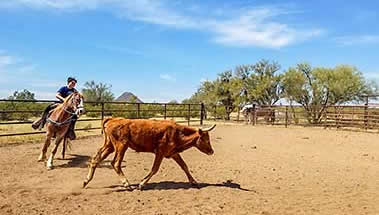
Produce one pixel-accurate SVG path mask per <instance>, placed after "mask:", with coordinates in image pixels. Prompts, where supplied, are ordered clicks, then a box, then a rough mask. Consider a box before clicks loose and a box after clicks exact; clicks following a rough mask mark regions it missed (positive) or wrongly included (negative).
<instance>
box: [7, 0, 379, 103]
mask: <svg viewBox="0 0 379 215" xmlns="http://www.w3.org/2000/svg"><path fill="white" fill-rule="evenodd" d="M378 11H379V1H374V0H362V1H342V0H333V1H330V0H328V1H326V0H317V1H316V0H309V1H303V0H301V1H300V0H294V1H283V0H281V1H279V0H265V1H263V0H233V1H231V0H229V1H225V0H64V1H63V0H0V98H5V97H8V96H9V95H11V94H12V93H13V92H14V91H15V90H22V89H28V90H30V91H31V92H33V93H35V94H36V98H38V99H53V98H54V95H55V92H56V90H57V88H59V87H60V86H62V85H64V84H65V80H66V78H67V77H68V76H75V77H76V78H77V79H78V80H79V85H78V87H77V88H78V89H81V88H82V87H83V84H84V83H85V82H86V81H91V80H94V81H96V82H102V83H107V84H111V85H112V88H111V90H112V92H113V93H114V94H115V96H116V97H118V96H119V95H120V94H121V93H122V92H124V91H129V92H133V93H134V94H135V95H137V96H138V97H140V98H141V99H142V100H143V101H145V102H152V101H157V102H168V101H171V100H177V101H181V100H182V99H184V98H188V97H190V96H191V95H192V94H193V93H194V92H195V91H196V89H197V88H198V87H199V86H200V83H201V81H204V80H214V79H215V78H216V77H217V74H218V73H221V72H224V71H226V70H228V69H233V68H234V67H235V66H237V65H240V64H254V63H255V62H257V61H258V60H260V59H263V58H264V59H268V60H274V61H277V62H279V63H280V64H281V66H282V71H284V70H286V69H288V67H289V66H295V65H296V64H297V63H300V62H304V61H305V62H309V63H311V64H312V65H313V66H326V67H334V66H335V65H338V64H350V65H354V66H356V67H357V68H358V69H359V70H360V71H361V72H363V73H364V75H365V77H366V78H367V79H374V80H379V69H378V68H379V59H378V56H379V54H378V53H379V52H378V50H379V13H378Z"/></svg>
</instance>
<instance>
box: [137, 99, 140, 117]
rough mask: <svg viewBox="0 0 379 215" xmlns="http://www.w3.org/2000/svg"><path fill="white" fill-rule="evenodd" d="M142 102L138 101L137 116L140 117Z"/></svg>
mask: <svg viewBox="0 0 379 215" xmlns="http://www.w3.org/2000/svg"><path fill="white" fill-rule="evenodd" d="M140 108H141V107H140V103H137V118H138V119H139V118H140Z"/></svg>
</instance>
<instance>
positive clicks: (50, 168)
mask: <svg viewBox="0 0 379 215" xmlns="http://www.w3.org/2000/svg"><path fill="white" fill-rule="evenodd" d="M46 168H47V170H52V169H54V167H53V166H50V165H49V166H46Z"/></svg>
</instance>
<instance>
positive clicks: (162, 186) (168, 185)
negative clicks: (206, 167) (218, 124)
mask: <svg viewBox="0 0 379 215" xmlns="http://www.w3.org/2000/svg"><path fill="white" fill-rule="evenodd" d="M131 186H132V187H133V188H134V189H135V188H137V187H138V184H132V185H131ZM206 187H226V188H231V189H237V190H241V191H246V192H254V193H256V191H255V190H250V189H246V188H242V187H241V185H240V184H237V183H234V182H232V180H227V181H226V182H222V183H220V184H210V183H199V184H198V185H197V186H196V185H195V186H194V185H191V184H189V183H187V182H174V181H161V182H153V183H148V184H146V185H145V187H144V188H143V190H144V191H148V190H179V189H185V190H187V189H203V188H206ZM107 188H116V189H115V190H114V192H124V191H130V190H128V189H126V188H124V187H123V186H122V185H112V186H109V187H107Z"/></svg>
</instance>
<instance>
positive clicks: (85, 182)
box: [83, 181, 88, 189]
mask: <svg viewBox="0 0 379 215" xmlns="http://www.w3.org/2000/svg"><path fill="white" fill-rule="evenodd" d="M87 184H88V181H83V189H84V188H86V186H87Z"/></svg>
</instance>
